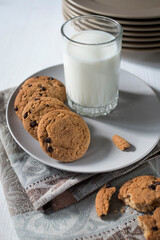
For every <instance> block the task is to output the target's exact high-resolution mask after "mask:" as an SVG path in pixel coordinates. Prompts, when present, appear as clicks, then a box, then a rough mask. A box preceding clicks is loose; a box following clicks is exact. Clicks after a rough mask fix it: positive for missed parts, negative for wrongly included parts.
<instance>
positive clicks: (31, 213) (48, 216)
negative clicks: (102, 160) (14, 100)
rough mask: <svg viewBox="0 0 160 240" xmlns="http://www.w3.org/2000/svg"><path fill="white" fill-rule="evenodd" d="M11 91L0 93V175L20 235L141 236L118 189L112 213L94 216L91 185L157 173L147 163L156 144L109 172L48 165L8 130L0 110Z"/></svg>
mask: <svg viewBox="0 0 160 240" xmlns="http://www.w3.org/2000/svg"><path fill="white" fill-rule="evenodd" d="M11 92H12V89H10V90H6V91H4V92H1V93H0V176H1V182H2V185H3V188H4V193H5V196H6V201H7V204H8V208H9V211H10V214H11V216H12V219H13V222H14V224H15V228H16V231H17V234H18V236H19V238H20V239H33V240H34V239H45V240H48V239H54V240H56V239H57V240H59V239H66V240H67V239H78V240H80V239H99V240H102V239H110V240H114V239H122V240H123V239H134V240H135V239H144V238H143V235H142V231H141V229H140V228H139V227H138V224H137V220H136V218H137V212H136V211H132V214H131V213H130V211H131V210H130V209H129V208H127V209H126V211H125V213H124V214H122V213H121V212H120V208H121V207H122V203H121V202H119V201H118V200H117V193H116V194H115V195H114V198H113V200H112V204H111V210H110V212H112V214H109V215H107V216H106V217H105V218H104V219H99V218H98V217H97V215H96V211H95V206H94V200H95V194H96V193H95V190H97V189H99V187H101V186H102V185H103V184H104V183H107V182H109V181H111V180H112V184H113V185H115V186H116V187H117V188H118V187H119V186H121V184H123V182H125V181H126V180H128V179H130V178H132V177H135V176H137V175H142V174H143V175H144V174H154V175H156V176H159V172H157V171H155V170H154V167H153V165H152V162H155V161H158V159H160V157H159V150H160V145H159V144H158V145H157V146H156V147H155V148H154V149H153V150H152V152H151V153H150V154H149V155H148V156H147V157H146V158H144V159H142V160H141V161H139V162H137V163H135V164H133V165H132V166H130V167H127V168H123V169H121V170H118V171H114V172H110V173H103V174H97V175H93V174H77V173H71V172H65V171H61V170H57V169H54V168H51V167H48V166H46V165H45V164H43V163H40V162H39V161H37V160H36V159H33V158H32V157H31V156H29V155H28V154H27V153H25V152H24V151H23V150H22V149H21V148H20V147H19V146H18V145H17V144H16V143H15V141H14V140H13V138H12V136H11V135H10V133H9V130H8V128H7V125H6V119H5V109H6V103H7V101H8V98H9V96H10V94H11ZM133 170H134V171H133ZM118 177H119V178H118ZM114 179H115V180H114ZM91 193H92V194H91ZM86 196H88V197H87V198H86ZM80 200H81V201H80ZM69 205H71V206H70V207H67V206H69ZM65 207H67V208H65ZM49 209H50V210H51V211H48V210H49ZM59 209H61V210H59ZM53 210H54V211H53ZM56 210H59V211H56ZM115 210H117V213H114V214H113V212H115ZM43 211H45V212H46V211H48V212H47V213H43Z"/></svg>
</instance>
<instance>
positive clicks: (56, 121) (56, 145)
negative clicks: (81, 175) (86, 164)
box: [37, 110, 90, 162]
mask: <svg viewBox="0 0 160 240" xmlns="http://www.w3.org/2000/svg"><path fill="white" fill-rule="evenodd" d="M37 133H38V140H39V143H40V146H41V148H42V149H43V150H44V151H45V152H46V153H47V154H48V155H49V156H50V157H52V158H54V159H57V160H59V161H61V162H73V161H75V160H77V159H79V158H81V157H82V156H83V155H84V154H85V153H86V151H87V149H88V147H89V143H90V132H89V129H88V126H87V124H86V123H85V121H84V120H83V119H82V118H81V117H80V116H79V115H78V114H76V113H73V112H71V111H66V110H54V111H51V112H49V113H47V114H46V115H44V116H43V118H42V119H41V121H40V123H39V126H38V130H37Z"/></svg>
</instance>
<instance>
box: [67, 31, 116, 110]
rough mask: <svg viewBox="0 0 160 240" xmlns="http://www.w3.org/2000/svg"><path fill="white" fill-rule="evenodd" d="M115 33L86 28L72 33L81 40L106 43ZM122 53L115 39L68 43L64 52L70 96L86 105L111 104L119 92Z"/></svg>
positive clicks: (99, 105)
mask: <svg viewBox="0 0 160 240" xmlns="http://www.w3.org/2000/svg"><path fill="white" fill-rule="evenodd" d="M113 38H114V37H113V36H112V35H111V34H109V33H106V32H102V31H97V30H86V31H83V32H80V33H78V34H76V35H74V36H73V37H72V40H75V41H76V42H80V43H89V44H91V43H92V44H95V43H104V42H108V41H109V40H112V39H113ZM119 64H120V53H119V52H117V45H116V43H115V42H114V43H112V44H110V45H109V44H106V45H105V44H103V45H92V46H91V45H82V44H74V43H72V42H69V43H67V47H66V52H65V53H64V70H65V83H66V91H67V95H68V97H69V98H70V99H71V100H72V101H74V102H75V103H77V104H80V105H81V106H84V107H101V106H106V105H109V104H110V103H111V102H112V101H114V100H115V98H116V97H117V95H118V75H119Z"/></svg>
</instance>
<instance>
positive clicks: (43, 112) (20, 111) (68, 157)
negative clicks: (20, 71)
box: [14, 76, 90, 162]
mask: <svg viewBox="0 0 160 240" xmlns="http://www.w3.org/2000/svg"><path fill="white" fill-rule="evenodd" d="M65 100H66V90H65V86H64V85H63V83H62V82H60V81H59V80H57V79H55V78H52V77H48V76H37V77H32V78H30V79H27V80H26V81H25V82H24V84H23V85H22V86H21V89H20V91H19V93H18V95H17V97H16V99H15V103H14V109H15V112H16V114H17V116H18V118H19V119H20V120H21V121H22V123H23V126H24V128H25V129H26V131H27V132H28V133H29V134H30V135H31V136H32V137H34V138H35V139H37V140H38V141H39V143H40V146H41V148H42V149H43V150H44V151H45V152H46V153H47V154H48V155H49V156H50V157H52V158H54V159H57V160H59V161H62V162H72V161H75V160H77V159H80V158H81V157H82V156H83V155H84V154H85V152H86V151H87V149H88V147H89V144H90V132H89V129H88V126H87V124H86V123H85V121H84V120H83V119H82V118H81V117H80V116H79V115H78V114H76V113H73V112H71V111H70V110H69V108H68V107H67V106H66V105H65V104H64V102H65Z"/></svg>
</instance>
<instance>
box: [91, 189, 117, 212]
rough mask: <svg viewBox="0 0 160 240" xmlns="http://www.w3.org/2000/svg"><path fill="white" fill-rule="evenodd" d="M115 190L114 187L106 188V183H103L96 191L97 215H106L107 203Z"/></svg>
mask: <svg viewBox="0 0 160 240" xmlns="http://www.w3.org/2000/svg"><path fill="white" fill-rule="evenodd" d="M115 191H116V188H115V187H110V188H107V187H106V185H104V186H103V187H102V188H101V189H100V190H99V191H98V193H97V195H96V200H95V206H96V212H97V215H98V217H101V216H102V215H107V213H108V209H109V203H110V200H111V197H112V195H113V194H114V193H115Z"/></svg>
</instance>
